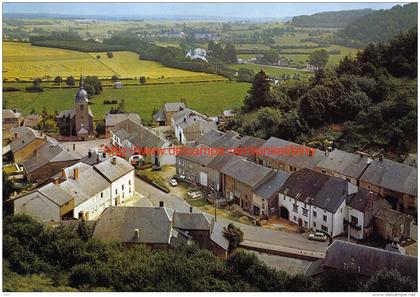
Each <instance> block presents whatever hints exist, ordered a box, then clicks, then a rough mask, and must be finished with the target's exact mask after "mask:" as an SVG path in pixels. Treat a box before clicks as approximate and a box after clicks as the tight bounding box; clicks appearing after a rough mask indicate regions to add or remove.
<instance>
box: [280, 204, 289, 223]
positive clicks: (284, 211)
mask: <svg viewBox="0 0 420 297" xmlns="http://www.w3.org/2000/svg"><path fill="white" fill-rule="evenodd" d="M280 217H282V218H283V219H286V220H289V210H288V209H287V208H286V207H284V206H281V207H280Z"/></svg>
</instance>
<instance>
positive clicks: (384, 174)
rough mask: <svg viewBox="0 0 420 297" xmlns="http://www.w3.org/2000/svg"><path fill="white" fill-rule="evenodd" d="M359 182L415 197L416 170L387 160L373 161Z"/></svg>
mask: <svg viewBox="0 0 420 297" xmlns="http://www.w3.org/2000/svg"><path fill="white" fill-rule="evenodd" d="M360 180H361V181H364V182H368V183H370V184H374V185H378V186H379V187H381V188H385V189H389V190H393V191H396V192H400V193H406V194H409V195H413V196H417V168H415V167H411V166H408V165H405V164H401V163H397V162H394V161H391V160H388V159H382V161H381V160H379V159H376V160H373V161H372V163H371V164H370V165H369V167H368V168H367V169H366V171H365V173H364V174H363V175H362V177H361V178H360Z"/></svg>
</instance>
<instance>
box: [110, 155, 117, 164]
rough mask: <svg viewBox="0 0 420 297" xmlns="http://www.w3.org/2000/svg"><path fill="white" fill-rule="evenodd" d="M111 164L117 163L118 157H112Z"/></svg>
mask: <svg viewBox="0 0 420 297" xmlns="http://www.w3.org/2000/svg"><path fill="white" fill-rule="evenodd" d="M111 164H112V165H117V157H112V159H111Z"/></svg>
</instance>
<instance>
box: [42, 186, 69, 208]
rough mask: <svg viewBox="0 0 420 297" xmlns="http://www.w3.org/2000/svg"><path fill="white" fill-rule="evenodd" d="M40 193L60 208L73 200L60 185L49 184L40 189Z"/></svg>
mask: <svg viewBox="0 0 420 297" xmlns="http://www.w3.org/2000/svg"><path fill="white" fill-rule="evenodd" d="M38 192H39V193H41V194H42V195H44V196H45V197H47V198H48V199H50V200H51V201H53V202H54V203H55V204H57V205H59V206H62V205H64V204H66V203H67V202H69V201H70V200H72V199H73V197H72V196H71V195H70V194H68V193H66V192H65V191H63V190H62V189H61V188H60V186H59V185H55V184H54V183H49V184H47V185H45V186H43V187H41V188H39V189H38Z"/></svg>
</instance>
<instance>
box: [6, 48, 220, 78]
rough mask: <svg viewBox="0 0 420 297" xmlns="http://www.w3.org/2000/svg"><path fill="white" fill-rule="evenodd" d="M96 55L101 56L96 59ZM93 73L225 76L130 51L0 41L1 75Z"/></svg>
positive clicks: (136, 76) (137, 75)
mask: <svg viewBox="0 0 420 297" xmlns="http://www.w3.org/2000/svg"><path fill="white" fill-rule="evenodd" d="M97 56H100V58H99V59H98V58H97ZM81 72H82V73H83V75H95V76H98V77H99V78H105V79H109V78H111V76H112V75H114V74H115V75H117V76H119V77H121V78H139V77H140V76H145V77H149V78H150V79H151V80H153V79H157V78H161V77H162V76H163V77H164V78H165V79H170V78H174V79H176V80H180V81H183V82H185V81H210V80H225V78H223V77H221V76H218V75H213V74H206V73H202V72H193V71H187V70H181V69H176V68H170V67H166V66H164V65H162V64H160V63H158V62H154V61H146V60H139V58H138V55H137V54H136V53H133V52H128V51H122V52H114V53H113V58H108V56H107V55H106V53H84V52H79V51H72V50H65V49H56V48H48V47H38V46H32V45H30V44H29V43H16V42H4V43H3V78H5V79H8V80H15V79H16V78H18V79H20V80H32V79H34V78H37V77H39V78H42V79H44V80H51V79H54V77H55V76H57V75H60V76H62V77H66V76H70V75H72V76H74V77H78V76H79V75H80V73H81Z"/></svg>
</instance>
